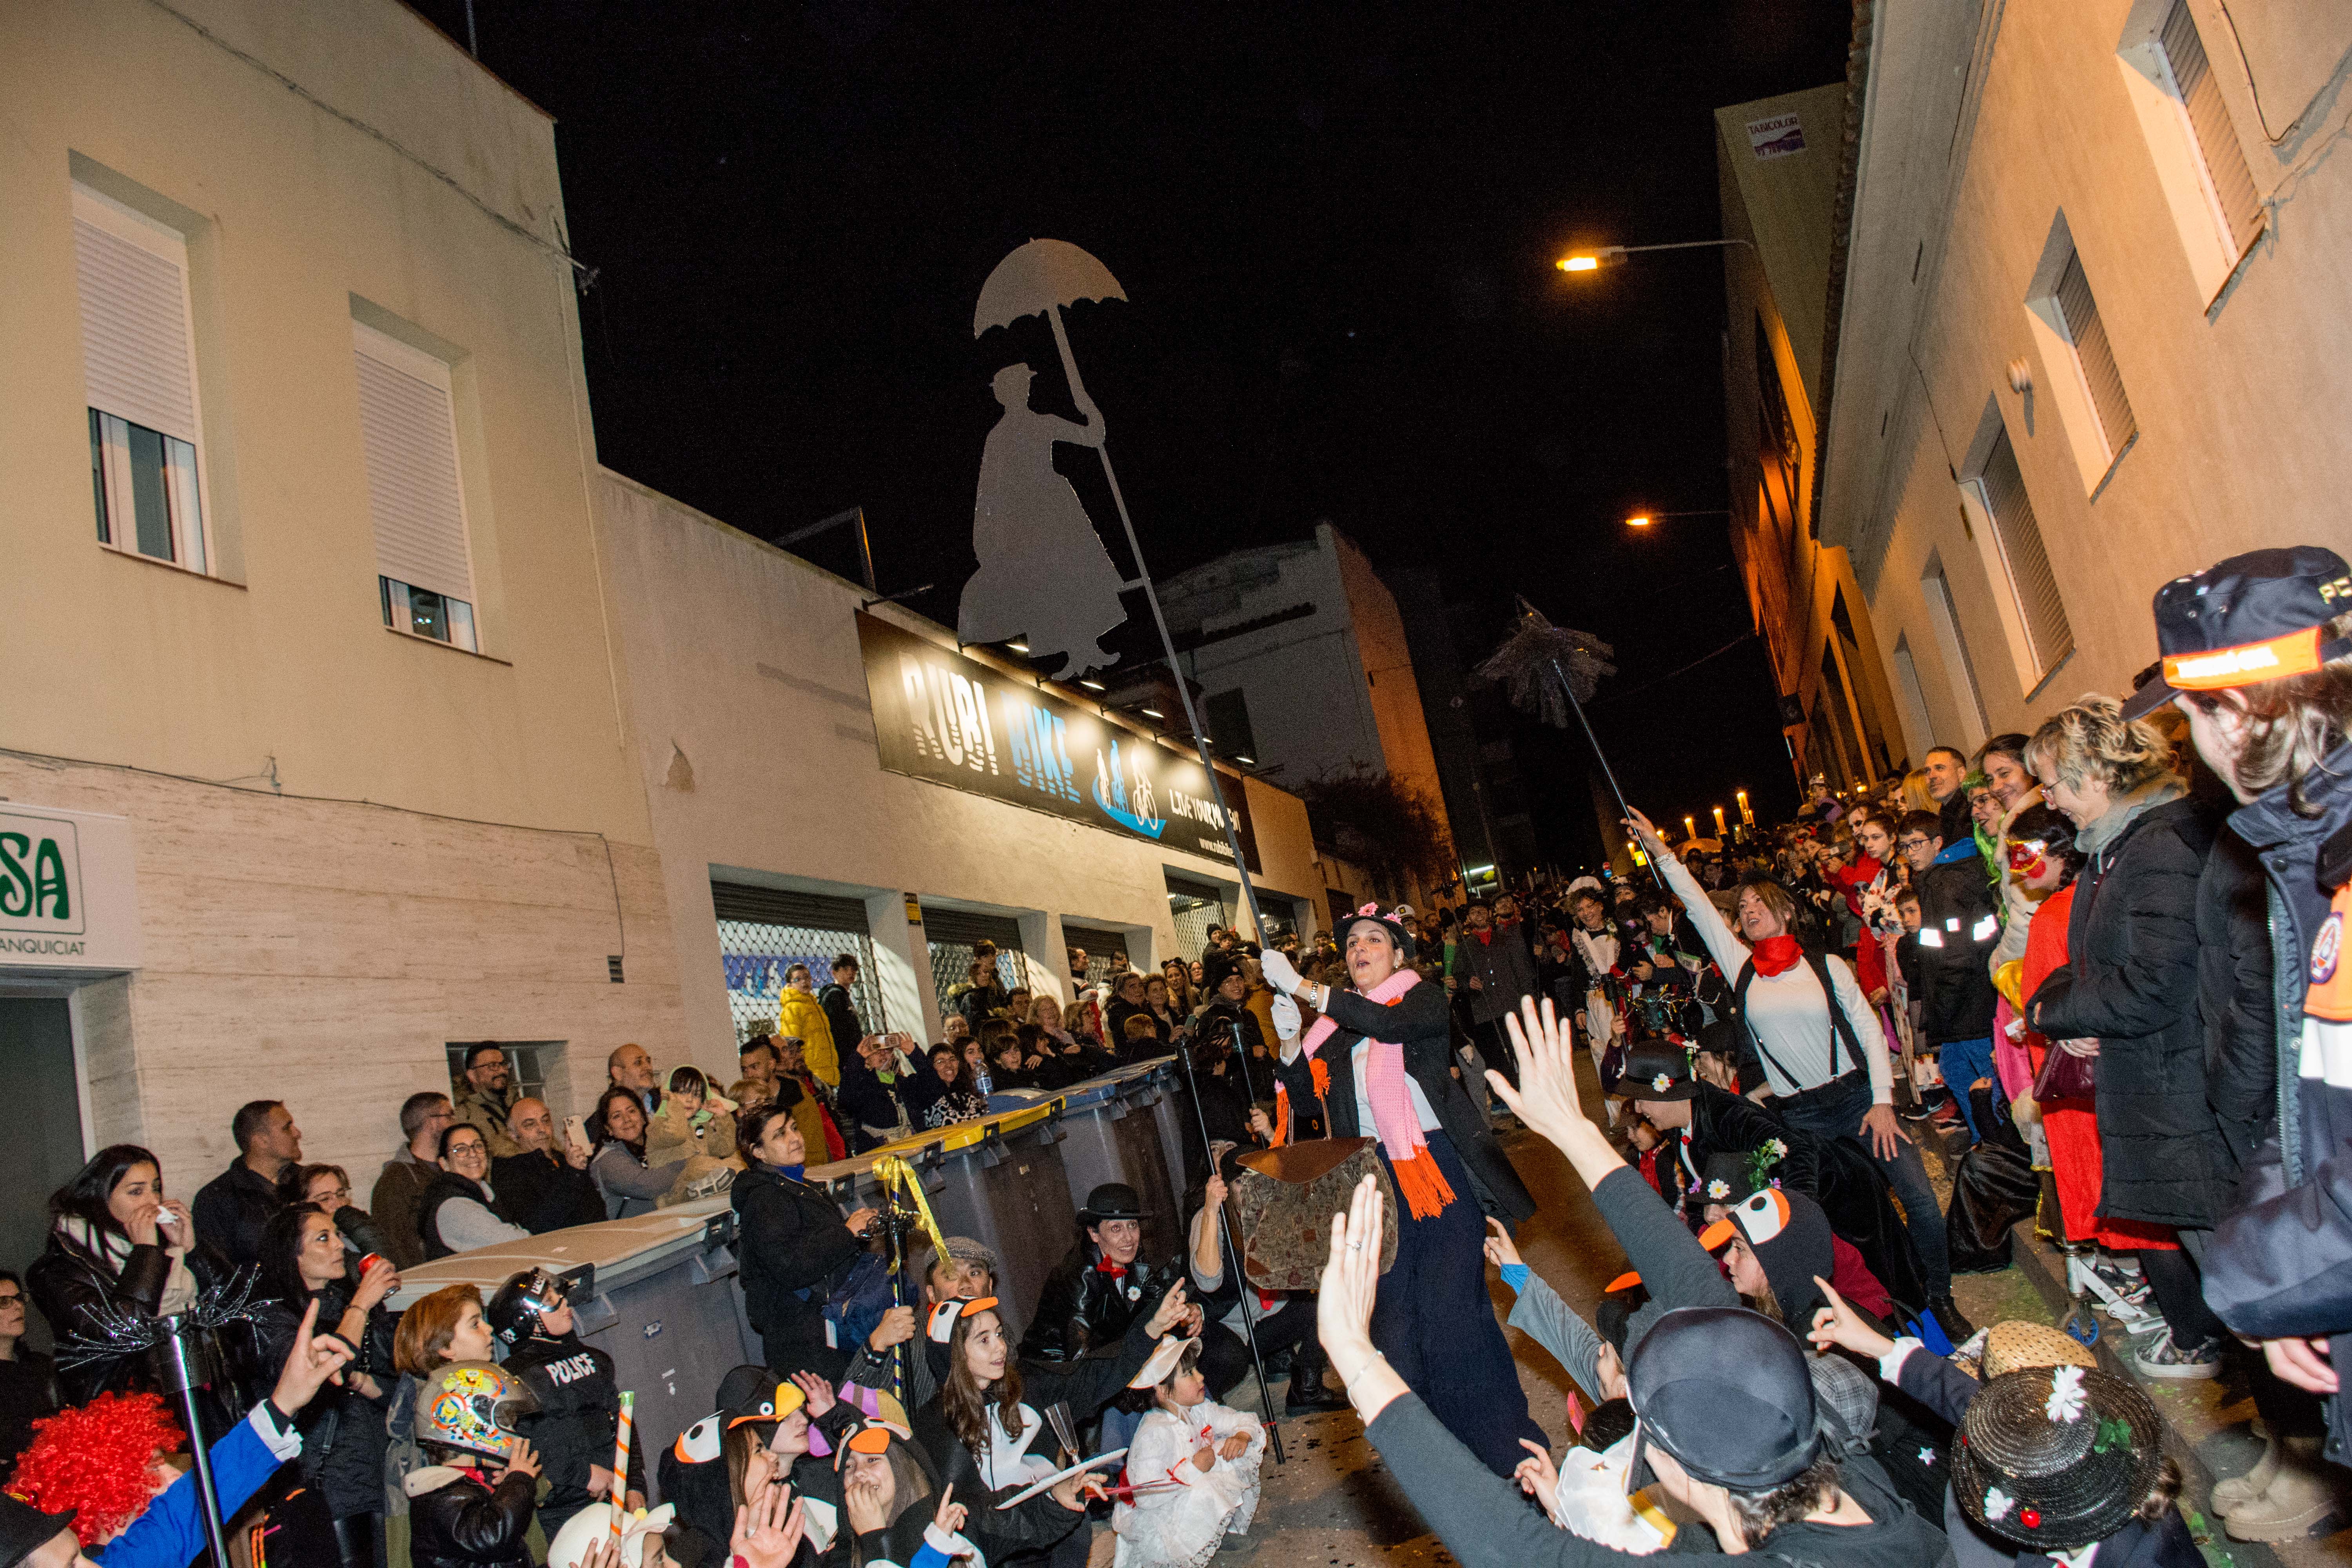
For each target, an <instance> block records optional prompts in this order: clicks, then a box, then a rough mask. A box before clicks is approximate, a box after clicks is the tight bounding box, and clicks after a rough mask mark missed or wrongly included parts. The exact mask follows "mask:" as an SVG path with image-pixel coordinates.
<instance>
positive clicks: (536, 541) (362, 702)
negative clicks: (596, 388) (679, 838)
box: [0, 0, 681, 1193]
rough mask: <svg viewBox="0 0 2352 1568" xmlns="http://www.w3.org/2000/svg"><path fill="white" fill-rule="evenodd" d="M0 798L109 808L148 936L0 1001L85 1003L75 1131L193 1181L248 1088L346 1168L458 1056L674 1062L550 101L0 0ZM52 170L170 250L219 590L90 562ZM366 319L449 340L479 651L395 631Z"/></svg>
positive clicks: (423, 53)
mask: <svg viewBox="0 0 2352 1568" xmlns="http://www.w3.org/2000/svg"><path fill="white" fill-rule="evenodd" d="M0 100H5V102H6V104H7V106H8V107H7V118H8V130H9V134H8V135H7V136H6V137H5V139H0V209H5V211H6V213H7V214H8V219H7V222H6V223H5V225H0V271H5V276H6V277H7V279H8V287H7V288H6V289H5V290H0V363H5V364H6V365H7V367H8V374H6V375H5V376H0V494H5V496H6V498H7V500H6V503H5V507H0V561H5V570H0V626H5V628H6V632H5V638H6V642H5V647H6V658H5V663H6V667H7V670H8V681H7V698H6V700H5V702H0V746H5V747H6V748H8V749H9V750H10V752H12V753H14V754H13V755H11V756H10V757H9V758H8V759H7V761H6V762H5V767H0V794H5V795H8V796H10V797H11V798H12V799H15V800H18V801H25V802H30V803H35V804H39V805H54V806H63V807H70V808H79V809H87V810H96V811H102V812H116V813H120V814H122V815H124V816H128V817H129V818H130V819H131V828H132V833H133V836H134V840H135V844H136V859H137V868H138V880H139V887H140V898H141V921H142V933H143V947H144V955H143V965H142V968H141V969H140V970H139V971H138V972H137V973H135V974H131V975H129V976H116V977H113V978H109V979H94V978H93V977H91V976H89V975H65V976H59V975H48V976H46V977H44V976H41V975H39V974H33V973H26V971H24V970H23V969H21V968H17V969H14V970H0V984H13V985H18V986H22V985H26V984H49V985H53V986H59V987H67V986H73V985H80V986H81V987H82V989H81V991H80V992H79V994H78V995H77V997H76V1003H77V1007H78V1016H79V1020H80V1028H81V1031H82V1033H81V1038H80V1042H79V1043H80V1047H81V1049H82V1052H83V1054H84V1056H85V1058H87V1060H86V1064H85V1065H86V1068H87V1072H86V1076H85V1079H84V1088H85V1090H86V1091H87V1092H88V1093H89V1098H90V1100H91V1106H90V1134H91V1136H92V1138H93V1140H94V1141H95V1142H100V1143H102V1142H109V1141H111V1140H113V1139H116V1138H121V1137H139V1138H142V1139H144V1140H146V1141H148V1142H150V1143H151V1144H152V1146H153V1147H154V1148H155V1149H156V1150H157V1152H159V1153H160V1154H161V1155H162V1156H163V1161H164V1163H165V1166H166V1167H167V1169H168V1170H169V1171H170V1172H171V1173H172V1178H171V1179H172V1182H173V1186H174V1188H175V1189H176V1190H178V1191H181V1192H183V1193H185V1192H189V1191H191V1190H192V1189H193V1186H194V1181H192V1180H191V1178H192V1177H193V1178H194V1180H195V1181H200V1180H202V1179H203V1178H204V1177H205V1176H206V1175H208V1174H209V1173H211V1170H213V1169H216V1168H217V1167H219V1166H220V1165H221V1164H224V1163H226V1161H227V1159H228V1158H229V1155H230V1150H229V1146H228V1131H227V1129H228V1121H229V1118H230V1115H231V1113H232V1111H233V1110H235V1108H236V1106H237V1105H238V1104H239V1103H240V1102H242V1101H243V1100H247V1099H249V1098H252V1097H255V1096H257V1095H266V1094H278V1095H283V1096H284V1097H285V1098H286V1099H287V1100H289V1103H290V1104H291V1106H292V1108H293V1109H294V1110H295V1112H296V1116H297V1119H298V1121H300V1122H301V1123H302V1124H303V1126H304V1128H305V1131H307V1132H308V1133H309V1134H310V1136H309V1139H308V1142H307V1143H306V1152H308V1153H309V1154H310V1155H311V1156H312V1157H314V1158H317V1157H324V1158H328V1159H332V1160H336V1161H338V1162H341V1163H348V1164H349V1165H350V1167H351V1168H352V1173H353V1175H354V1178H355V1179H359V1180H362V1181H364V1180H366V1179H372V1176H373V1169H374V1164H375V1163H376V1162H377V1161H379V1160H381V1159H382V1158H383V1155H384V1154H385V1153H386V1152H389V1150H390V1148H391V1147H392V1146H393V1144H394V1142H396V1139H397V1133H396V1131H395V1129H394V1120H393V1119H394V1110H396V1108H397V1105H398V1103H399V1100H401V1099H402V1098H404V1096H405V1095H406V1094H407V1093H409V1092H411V1091H412V1090H414V1089H419V1088H425V1087H430V1086H433V1085H436V1084H438V1083H444V1082H446V1078H445V1076H444V1074H443V1071H442V1050H443V1047H444V1045H445V1043H446V1042H447V1041H449V1040H462V1039H467V1038H480V1037H506V1038H510V1039H519V1040H520V1039H530V1040H562V1041H566V1042H568V1047H567V1057H566V1060H567V1069H568V1071H569V1073H570V1074H571V1081H570V1082H569V1083H568V1084H564V1085H559V1086H558V1089H557V1092H558V1094H559V1095H561V1094H562V1093H564V1092H565V1091H566V1090H567V1089H580V1090H583V1091H584V1089H585V1088H586V1087H589V1086H593V1083H594V1082H596V1081H600V1080H601V1079H602V1077H603V1058H604V1053H605V1052H606V1051H608V1050H609V1049H610V1048H611V1047H614V1045H617V1044H620V1043H623V1042H625V1041H628V1040H632V1039H634V1040H639V1041H642V1042H643V1043H645V1044H646V1046H647V1047H649V1048H651V1049H653V1050H654V1051H655V1053H656V1055H662V1054H664V1053H666V1052H674V1051H675V1050H676V1048H677V1044H678V1041H679V1038H680V1035H681V1031H680V1028H679V1026H678V1022H677V1016H676V1012H675V1007H676V988H675V984H674V980H673V978H672V973H671V972H672V970H673V967H674V963H673V957H672V953H671V952H670V951H669V950H668V944H667V915H666V913H665V912H664V911H663V910H662V906H661V889H660V882H659V879H658V877H657V876H656V874H655V871H654V868H653V864H652V844H653V840H652V832H651V826H650V822H649V819H648V816H647V813H646V806H645V798H644V791H643V788H642V786H641V784H640V783H639V781H638V779H637V776H636V773H635V769H634V768H633V767H632V766H631V765H630V759H629V757H628V755H627V753H626V752H625V747H624V744H623V736H624V733H625V728H626V724H627V713H626V710H625V705H624V702H623V696H624V694H623V692H622V689H621V688H620V685H619V682H618V680H617V678H616V662H615V658H614V649H613V646H612V644H611V642H610V640H609V637H608V635H607V633H608V628H609V624H610V621H611V618H612V603H611V598H610V595H609V593H608V589H607V584H608V581H609V580H608V578H607V577H606V576H605V574H604V572H603V569H602V566H603V563H601V562H600V561H599V559H598V557H597V552H596V542H595V537H594V533H593V528H592V526H591V512H590V508H589V497H588V488H587V487H588V483H589V472H590V468H591V466H592V465H593V443H592V440H591V437H590V432H589V426H588V411H587V395H586V388H585V385H584V383H583V378H582V372H581V367H580V359H579V353H578V345H577V322H576V319H575V314H574V309H573V296H572V283H571V272H570V268H569V265H568V263H567V262H566V261H565V260H564V259H563V258H562V256H561V255H560V254H559V253H558V250H557V247H556V237H559V236H560V235H561V234H562V199H561V188H560V184H559V179H558V174H557V168H556V160H555V147H554V139H553V127H552V125H551V122H550V121H549V120H548V118H547V117H546V116H545V115H544V114H543V113H541V111H539V110H537V109H535V108H533V107H532V106H531V105H530V104H529V103H527V102H525V101H524V100H522V99H520V97H519V96H517V95H516V94H515V93H514V92H513V91H511V90H510V89H508V88H507V87H505V86H504V85H503V84H501V83H500V82H499V81H498V80H497V79H495V78H493V77H491V76H490V75H489V74H488V73H487V72H486V71H484V70H483V69H482V68H480V67H479V66H478V64H476V63H475V62H474V61H473V60H471V59H469V58H467V57H466V55H465V54H464V53H463V52H462V51H461V50H459V49H457V48H456V47H454V46H452V45H451V44H450V42H449V41H448V40H447V39H446V38H445V37H442V36H441V35H439V34H438V33H436V31H434V30H433V29H432V28H431V27H430V26H427V25H426V24H425V23H424V22H423V21H422V20H421V19H420V18H419V17H417V16H415V14H414V13H412V12H410V11H408V10H407V9H405V8H404V7H403V6H401V5H396V4H394V3H392V0H173V3H172V5H169V6H166V5H162V4H152V3H149V0H72V3H66V0H45V3H35V4H26V5H11V6H6V7H0ZM77 179H80V180H82V181H84V182H85V183H88V184H92V185H93V186H94V187H96V188H98V189H99V190H100V191H101V192H103V193H104V194H107V195H115V196H118V197H120V198H121V199H123V200H125V201H127V202H130V203H131V204H132V205H141V204H144V205H145V210H148V211H150V212H151V213H153V214H156V215H157V216H164V217H167V218H168V219H169V220H170V221H171V222H172V223H173V224H174V225H175V226H180V227H181V228H182V229H183V230H184V233H185V235H186V237H187V241H188V250H189V263H190V266H189V284H190V292H191V295H192V297H193V298H192V304H193V314H194V338H195V344H194V354H195V364H196V381H197V393H198V399H199V404H200V407H201V412H202V422H203V426H204V428H203V437H204V441H203V446H202V447H201V450H200V454H199V461H200V465H201V467H202V468H203V470H204V474H205V485H206V489H207V492H208V494H207V499H208V501H209V510H210V514H211V520H212V522H213V528H214V558H215V563H216V564H217V570H216V573H215V575H211V576H199V575H197V574H193V573H190V572H187V571H184V570H181V569H178V568H175V567H173V566H170V565H167V564H162V563H155V562H152V561H149V560H146V559H143V558H140V557H137V556H134V555H129V554H125V553H122V552H117V551H112V550H109V549H106V548H104V547H102V546H101V545H100V543H99V542H98V539H97V531H96V523H95V517H94V511H93V502H92V482H91V468H90V458H89V435H88V426H87V415H86V402H87V397H86V390H85V376H84V366H83V353H82V335H81V315H80V300H79V284H78V281H77V272H76V264H75V256H76V252H75V243H74V239H73V232H72V226H71V213H72V205H71V195H70V192H71V187H72V184H73V183H74V182H75V181H76V180H77ZM362 315H364V316H367V317H369V318H370V319H371V320H373V321H377V322H381V323H390V324H391V325H393V326H394V327H396V328H399V329H400V330H401V331H407V332H410V333H412V334H413V335H414V336H415V337H416V338H418V339H420V340H423V341H429V342H432V343H433V344H436V345H438V352H440V353H442V354H443V355H444V356H445V357H446V358H447V359H448V360H449V361H450V362H451V374H452V381H453V392H454V402H455V407H456V414H457V426H458V435H457V442H458V447H459V458H460V467H461V472H462V475H463V479H464V482H465V491H466V497H465V499H466V505H467V512H468V521H469V523H470V525H471V546H472V550H471V554H472V561H471V564H472V570H473V575H474V578H475V581H476V584H477V588H476V595H477V608H478V625H479V628H480V636H481V641H482V653H481V654H479V655H476V654H472V653H467V652H464V651H461V650H457V649H454V648H452V647H447V646H446V645H442V644H436V643H432V642H428V641H425V640H424V639H421V638H418V637H411V636H406V635H403V634H399V633H394V632H392V631H390V630H388V629H387V628H386V627H385V626H383V617H382V613H381V609H380V605H379V599H378V591H377V583H376V576H377V566H376V560H375V547H374V536H373V521H372V518H371V513H370V510H369V501H368V486H367V478H366V472H365V468H364V467H363V462H362V448H361V435H360V426H359V410H358V393H357V385H356V375H355V372H354V367H353V362H352V322H353V320H354V318H355V316H362ZM83 763H104V764H124V765H127V766H128V767H131V768H136V769H143V770H149V771H148V772H146V773H135V772H126V771H122V769H121V768H116V767H103V768H100V767H90V766H85V765H83ZM157 775H177V776H178V777H177V778H173V777H163V776H157ZM182 780H188V781H194V780H223V781H229V784H231V785H232V786H233V787H216V786H213V785H208V784H201V783H194V782H181V781H182ZM361 803H373V804H361ZM608 852H609V859H608V858H607V857H608ZM616 905H617V906H618V908H617V912H616V908H615V906H616ZM623 942H626V946H625V952H626V954H627V962H626V965H625V969H626V973H627V979H626V982H625V984H617V985H616V984H612V983H611V981H610V980H609V979H608V977H607V974H606V969H605V960H606V958H607V956H608V955H610V954H612V953H614V952H621V951H624V949H623V948H622V946H621V945H620V944H621V943H623Z"/></svg>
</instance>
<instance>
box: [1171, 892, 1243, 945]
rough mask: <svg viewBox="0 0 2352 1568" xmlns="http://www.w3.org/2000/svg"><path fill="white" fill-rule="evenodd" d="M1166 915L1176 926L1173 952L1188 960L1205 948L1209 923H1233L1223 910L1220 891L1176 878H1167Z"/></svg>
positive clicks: (1217, 924)
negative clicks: (1179, 953)
mask: <svg viewBox="0 0 2352 1568" xmlns="http://www.w3.org/2000/svg"><path fill="white" fill-rule="evenodd" d="M1168 918H1169V919H1170V920H1171V921H1174V922H1175V925H1176V951H1177V952H1181V953H1182V954H1183V955H1184V956H1185V957H1186V958H1188V959H1192V958H1198V957H1200V956H1201V955H1202V953H1203V952H1207V951H1208V947H1209V928H1210V927H1211V926H1228V925H1231V924H1232V923H1233V917H1232V916H1231V915H1229V914H1227V913H1226V912H1225V896H1224V894H1223V892H1221V891H1219V890H1218V889H1215V888H1213V887H1211V886H1210V885H1209V884H1207V883H1205V882H1192V881H1187V880H1185V879H1181V878H1177V877H1171V878H1169V879H1168Z"/></svg>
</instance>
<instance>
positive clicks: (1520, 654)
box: [1477, 595, 1665, 888]
mask: <svg viewBox="0 0 2352 1568" xmlns="http://www.w3.org/2000/svg"><path fill="white" fill-rule="evenodd" d="M1518 605H1519V613H1518V616H1517V625H1516V626H1515V628H1514V630H1513V631H1512V633H1511V635H1510V637H1508V638H1507V639H1506V640H1505V641H1504V643H1503V646H1502V647H1498V648H1496V650H1495V651H1494V652H1493V653H1491V654H1489V655H1488V656H1487V657H1486V662H1485V663H1483V664H1481V665H1480V666H1479V667H1478V671H1477V673H1478V679H1481V680H1483V681H1485V682H1486V683H1487V684H1488V685H1490V686H1502V687H1506V688H1507V689H1509V691H1510V695H1511V705H1512V706H1513V707H1515V708H1517V709H1519V710H1521V711H1523V712H1527V713H1530V714H1533V715H1534V716H1535V717H1536V718H1537V719H1538V720H1540V721H1543V722H1544V723H1547V724H1549V725H1552V726H1553V727H1555V728H1557V729H1561V730H1565V729H1567V728H1568V718H1569V715H1570V714H1571V713H1573V714H1575V715H1576V722H1577V724H1578V725H1579V726H1580V728H1582V730H1583V731H1584V739H1585V741H1586V742H1588V743H1590V744H1591V747H1592V755H1593V759H1594V760H1595V761H1596V762H1598V763H1600V764H1601V777H1602V778H1605V779H1607V780H1608V781H1609V793H1610V794H1611V795H1615V796H1616V797H1617V809H1618V810H1619V811H1620V812H1621V813H1622V814H1623V815H1624V816H1628V817H1630V816H1633V808H1632V807H1631V806H1628V805H1626V804H1625V792H1624V791H1623V790H1622V789H1620V788H1619V787H1618V785H1617V774H1616V773H1615V772H1613V771H1612V769H1611V768H1610V766H1609V754H1608V753H1607V752H1603V751H1602V750H1601V737H1600V736H1598V735H1596V734H1594V733H1593V732H1592V721H1591V720H1590V719H1587V718H1586V717H1585V716H1584V705H1585V704H1586V703H1588V702H1590V701H1591V700H1592V694H1593V693H1594V692H1595V691H1597V690H1599V689H1600V687H1601V677H1602V676H1604V675H1614V674H1616V673H1617V667H1616V666H1615V665H1613V664H1612V663H1610V662H1609V660H1610V659H1611V658H1613V657H1614V656H1615V654H1616V652H1617V650H1616V649H1615V648H1613V647H1610V646H1609V645H1608V644H1607V643H1605V642H1602V641H1601V639H1600V638H1599V637H1594V636H1593V635H1592V634H1591V632H1580V631H1576V630H1573V629H1572V628H1570V627H1568V626H1553V625H1552V624H1551V623H1550V622H1549V621H1548V620H1546V619H1544V616H1543V612H1542V611H1540V610H1538V609H1537V608H1536V607H1535V606H1534V605H1530V604H1528V601H1527V598H1526V596H1525V595H1520V596H1519V599H1518ZM1650 875H1651V877H1652V878H1653V879H1655V880H1656V881H1657V883H1658V885H1659V886H1660V887H1662V888H1663V887H1664V886H1665V879H1664V878H1663V877H1661V876H1659V874H1658V868H1656V867H1655V866H1652V867H1651V868H1650Z"/></svg>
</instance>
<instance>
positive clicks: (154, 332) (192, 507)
mask: <svg viewBox="0 0 2352 1568" xmlns="http://www.w3.org/2000/svg"><path fill="white" fill-rule="evenodd" d="M73 237H74V276H75V281H76V284H77V286H78V287H79V289H80V293H81V345H82V379H83V384H84V386H85V389H86V390H85V394H84V395H85V397H86V398H87V400H88V407H89V469H90V496H91V500H92V502H93V504H94V505H95V507H96V509H97V513H98V539H99V542H100V543H101V544H105V545H110V546H111V547H112V548H114V549H117V550H121V551H126V552H130V553H131V554H134V555H145V556H148V557H151V558H152V559H153V560H157V561H169V562H171V563H173V564H175V565H179V566H184V567H186V568H187V569H188V570H190V571H191V572H204V571H206V570H208V569H209V568H208V566H207V563H208V562H209V561H210V559H211V555H212V552H211V551H210V550H209V549H208V548H207V545H206V541H205V506H204V493H203V485H202V482H201V476H200V474H199V472H198V468H197V462H196V454H197V451H198V449H199V448H200V447H202V446H203V444H204V435H203V432H202V428H201V422H200V418H199V410H198V405H197V402H196V369H195V366H196V348H195V338H194V326H193V321H194V313H193V311H192V310H191V308H190V305H189V298H188V246H187V239H186V237H184V236H183V235H181V234H179V233H176V232H175V231H173V230H171V229H168V228H166V227H164V226H163V225H161V224H159V223H157V222H155V221H154V220H153V219H152V218H149V217H147V216H145V215H143V214H141V213H137V212H134V211H132V210H131V208H129V207H127V206H124V205H122V204H121V203H120V202H117V201H113V200H111V199H110V198H108V197H106V196H102V195H99V194H98V193H97V192H95V191H91V190H88V189H86V188H84V187H82V186H80V185H76V186H75V187H74V189H73Z"/></svg>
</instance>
